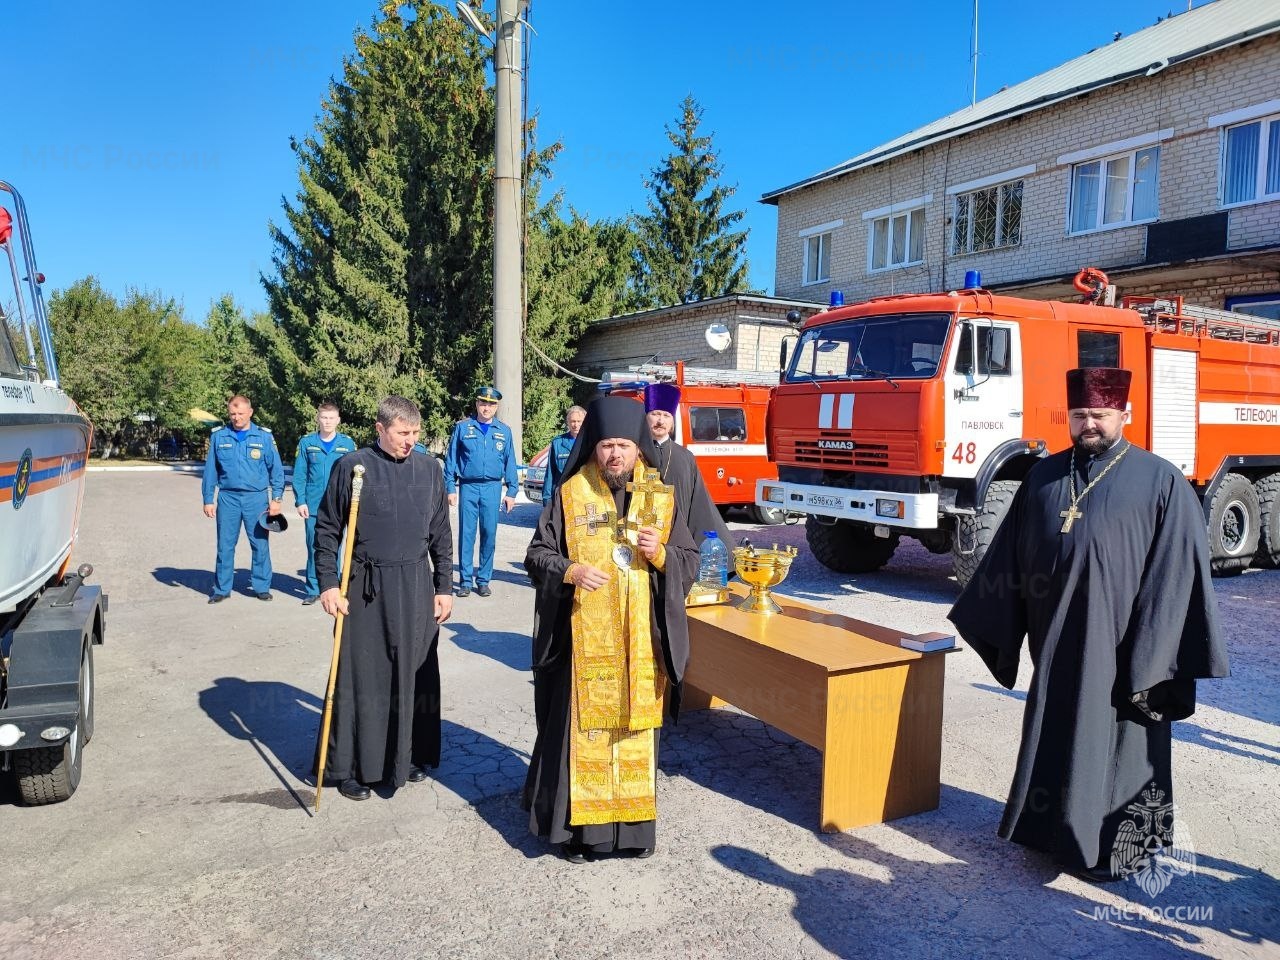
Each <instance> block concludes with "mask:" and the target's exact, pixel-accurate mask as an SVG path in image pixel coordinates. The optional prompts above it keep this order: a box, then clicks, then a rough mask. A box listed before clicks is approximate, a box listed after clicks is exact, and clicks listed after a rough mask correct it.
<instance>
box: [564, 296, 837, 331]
mask: <svg viewBox="0 0 1280 960" xmlns="http://www.w3.org/2000/svg"><path fill="white" fill-rule="evenodd" d="M734 301H736V302H737V303H738V304H739V305H758V306H762V307H795V308H797V309H800V310H821V309H823V308H824V307H825V306H826V305H825V304H822V303H814V302H813V301H812V300H788V299H787V298H785V297H768V296H765V295H763V294H758V293H726V294H724V295H722V296H719V297H709V298H707V299H706V300H691V301H690V302H689V303H677V304H674V305H673V306H670V307H654V308H652V309H649V310H638V311H636V312H635V313H620V314H617V315H615V316H612V317H602V318H601V319H599V320H595V321H593V322H592V323H591V325H590V326H589V327H587V331H588V332H590V331H592V330H606V329H608V328H609V327H617V326H623V325H626V324H631V323H639V322H641V321H653V320H657V319H660V318H665V317H667V316H671V315H673V314H678V313H683V312H687V311H690V310H699V309H706V308H708V307H722V306H726V305H728V304H729V303H731V302H734ZM779 322H780V323H783V322H785V321H783V320H781V319H780V320H779Z"/></svg>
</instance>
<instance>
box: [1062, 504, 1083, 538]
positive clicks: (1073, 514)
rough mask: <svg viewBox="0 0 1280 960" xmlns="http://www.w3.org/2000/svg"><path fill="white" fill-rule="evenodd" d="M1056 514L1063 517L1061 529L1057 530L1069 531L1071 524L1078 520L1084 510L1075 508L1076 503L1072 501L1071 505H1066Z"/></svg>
mask: <svg viewBox="0 0 1280 960" xmlns="http://www.w3.org/2000/svg"><path fill="white" fill-rule="evenodd" d="M1058 516H1060V517H1062V518H1063V520H1062V529H1061V530H1059V531H1058V532H1059V533H1070V532H1071V525H1072V524H1073V523H1075V522H1076V521H1077V520H1079V519H1080V518H1081V517H1083V516H1084V512H1083V511H1081V510H1077V509H1076V505H1075V504H1074V503H1073V504H1072V505H1071V506H1069V507H1067V509H1065V510H1061V511H1059V512H1058Z"/></svg>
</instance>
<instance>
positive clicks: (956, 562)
mask: <svg viewBox="0 0 1280 960" xmlns="http://www.w3.org/2000/svg"><path fill="white" fill-rule="evenodd" d="M1021 485H1022V483H1021V481H1019V480H993V481H992V482H991V485H990V486H989V487H987V498H986V499H985V500H984V501H983V502H982V506H981V507H980V508H979V509H978V512H977V513H976V514H974V515H973V516H972V517H956V534H955V538H954V539H953V540H952V541H951V566H952V569H954V570H955V572H956V580H957V581H958V582H959V583H960V586H962V587H963V586H964V585H965V584H967V583H968V582H969V581H970V580H972V579H973V575H974V574H975V573H977V572H978V564H979V563H981V562H982V558H983V557H984V556H986V553H987V547H989V546H991V541H992V540H993V539H994V538H995V535H996V531H997V530H998V529H999V528H1000V522H1001V521H1002V520H1003V519H1004V515H1005V514H1006V513H1008V512H1009V505H1010V504H1011V503H1013V497H1014V495H1015V494H1016V493H1017V492H1018V487H1020V486H1021Z"/></svg>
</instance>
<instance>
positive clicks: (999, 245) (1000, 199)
mask: <svg viewBox="0 0 1280 960" xmlns="http://www.w3.org/2000/svg"><path fill="white" fill-rule="evenodd" d="M1032 169H1033V170H1034V169H1035V168H1034V167H1033V168H1032ZM1015 185H1017V186H1018V187H1020V188H1021V193H1022V198H1023V201H1022V207H1021V208H1020V209H1019V212H1018V239H1017V241H1016V242H1015V243H1009V242H1007V241H1005V242H1001V236H1000V235H1001V233H1002V232H1003V231H1004V203H1005V195H1006V194H1005V189H1004V188H1005V187H1013V186H1015ZM988 190H994V191H996V242H995V244H994V245H993V246H990V247H983V248H982V249H981V250H975V249H973V199H974V197H976V196H977V195H978V194H979V193H986V192H987V191H988ZM947 192H948V193H951V190H948V191H947ZM1026 193H1027V181H1026V178H1025V177H1013V178H1010V179H1007V180H997V181H995V182H994V183H981V184H980V185H978V186H975V187H972V188H970V189H968V190H958V191H956V192H955V194H954V195H953V198H952V201H951V230H950V231H948V232H949V234H950V236H949V237H948V239H949V240H950V242H951V254H952V256H956V257H967V256H969V255H970V254H975V253H990V252H991V251H993V250H1009V249H1012V248H1013V247H1019V246H1021V245H1022V210H1025V209H1026ZM961 200H966V201H967V202H968V206H969V212H968V214H967V217H968V221H967V223H968V234H969V235H968V243H967V246H966V247H965V248H964V249H960V248H959V247H958V246H956V242H955V239H956V238H955V225H956V223H958V222H959V217H960V201H961Z"/></svg>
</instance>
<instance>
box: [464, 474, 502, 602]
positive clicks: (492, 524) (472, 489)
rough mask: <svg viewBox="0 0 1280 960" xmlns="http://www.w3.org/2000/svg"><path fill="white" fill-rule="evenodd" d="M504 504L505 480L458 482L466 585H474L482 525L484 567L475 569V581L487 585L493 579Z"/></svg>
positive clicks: (481, 563)
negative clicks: (500, 510) (475, 562)
mask: <svg viewBox="0 0 1280 960" xmlns="http://www.w3.org/2000/svg"><path fill="white" fill-rule="evenodd" d="M501 506H502V481H501V480H475V481H472V482H470V483H468V482H466V481H461V482H459V483H458V569H459V571H460V573H461V575H462V585H463V586H464V587H466V588H467V589H470V588H471V580H472V575H473V569H474V568H473V566H472V558H473V557H474V555H475V544H476V526H477V525H478V526H479V527H480V569H478V570H474V576H475V584H476V586H477V587H479V586H484V585H485V584H487V583H488V582H489V581H490V580H491V579H493V551H494V548H495V547H496V546H497V544H498V509H499V507H501Z"/></svg>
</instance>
